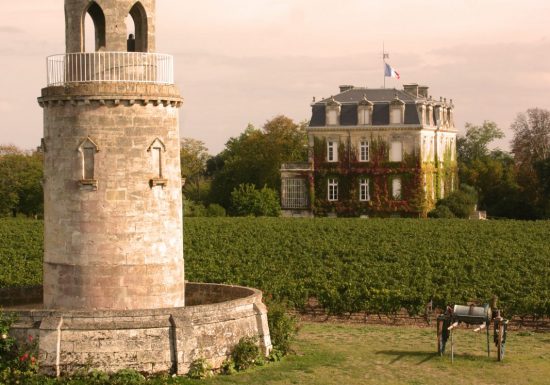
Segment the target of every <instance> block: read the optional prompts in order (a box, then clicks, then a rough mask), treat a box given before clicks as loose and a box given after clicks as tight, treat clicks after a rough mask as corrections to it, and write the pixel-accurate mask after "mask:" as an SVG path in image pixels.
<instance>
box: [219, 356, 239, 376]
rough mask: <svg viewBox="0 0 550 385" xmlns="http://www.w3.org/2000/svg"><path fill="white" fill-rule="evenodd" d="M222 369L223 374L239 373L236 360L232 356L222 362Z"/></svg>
mask: <svg viewBox="0 0 550 385" xmlns="http://www.w3.org/2000/svg"><path fill="white" fill-rule="evenodd" d="M220 370H221V373H222V374H225V375H227V376H229V375H231V374H235V373H237V369H236V368H235V362H234V361H233V359H232V358H228V359H227V360H225V361H224V362H223V363H222V366H221V368H220Z"/></svg>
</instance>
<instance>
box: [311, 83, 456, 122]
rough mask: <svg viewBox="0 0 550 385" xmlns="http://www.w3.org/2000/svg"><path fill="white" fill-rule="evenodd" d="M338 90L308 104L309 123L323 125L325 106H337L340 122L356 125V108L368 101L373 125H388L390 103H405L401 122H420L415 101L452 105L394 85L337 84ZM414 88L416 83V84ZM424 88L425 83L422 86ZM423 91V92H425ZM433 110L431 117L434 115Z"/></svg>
mask: <svg viewBox="0 0 550 385" xmlns="http://www.w3.org/2000/svg"><path fill="white" fill-rule="evenodd" d="M341 87H343V88H342V91H341V92H340V93H339V94H337V95H334V96H331V97H329V98H325V99H323V100H320V101H318V102H314V103H313V104H312V105H311V107H312V116H311V121H310V123H309V126H310V127H322V126H325V125H326V107H327V106H334V105H337V106H340V107H341V110H340V125H342V126H353V125H357V124H358V123H357V121H358V117H357V110H358V106H359V105H365V104H366V105H372V108H373V110H372V124H373V125H388V124H389V123H390V122H389V120H390V118H389V115H390V113H389V112H390V105H392V104H396V103H398V104H401V105H404V106H405V121H404V124H414V125H418V124H420V120H421V119H420V116H419V112H418V108H417V103H424V102H425V103H429V104H433V105H445V106H448V107H452V101H451V105H448V104H447V103H446V101H445V102H443V101H439V102H438V101H435V100H432V99H431V97H430V98H426V97H424V96H422V95H420V94H419V93H417V92H416V94H413V93H409V92H407V91H405V90H398V89H395V88H366V87H352V86H341ZM417 88H418V87H417ZM423 88H426V89H427V87H423ZM425 95H427V92H426V93H425ZM432 113H433V114H434V117H433V118H434V121H435V120H436V119H437V117H436V116H435V111H433V112H432Z"/></svg>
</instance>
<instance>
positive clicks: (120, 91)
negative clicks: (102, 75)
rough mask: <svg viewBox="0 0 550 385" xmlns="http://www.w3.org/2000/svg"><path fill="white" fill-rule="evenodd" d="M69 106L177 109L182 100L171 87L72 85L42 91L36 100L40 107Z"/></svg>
mask: <svg viewBox="0 0 550 385" xmlns="http://www.w3.org/2000/svg"><path fill="white" fill-rule="evenodd" d="M67 103H68V104H71V105H73V106H76V105H87V104H99V105H107V104H108V105H115V106H116V105H119V104H123V105H128V106H131V105H134V104H141V105H147V104H153V105H155V106H157V105H163V106H168V105H170V106H172V107H180V106H181V105H182V103H183V98H182V97H181V96H180V93H179V90H178V88H177V87H176V86H175V85H165V84H141V83H131V82H127V83H109V82H103V83H101V82H99V83H98V82H94V83H91V82H90V83H74V84H67V85H65V86H52V87H46V88H43V89H42V94H41V96H40V97H39V98H38V104H39V105H40V106H41V107H53V106H57V105H65V104H67Z"/></svg>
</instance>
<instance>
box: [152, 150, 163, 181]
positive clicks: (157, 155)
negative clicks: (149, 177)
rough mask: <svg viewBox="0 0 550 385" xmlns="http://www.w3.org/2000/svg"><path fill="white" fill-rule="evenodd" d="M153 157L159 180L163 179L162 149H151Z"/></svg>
mask: <svg viewBox="0 0 550 385" xmlns="http://www.w3.org/2000/svg"><path fill="white" fill-rule="evenodd" d="M151 156H152V157H153V167H154V168H155V172H156V173H157V177H158V178H162V148H160V147H153V148H152V149H151Z"/></svg>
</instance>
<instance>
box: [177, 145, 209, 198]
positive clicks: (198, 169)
mask: <svg viewBox="0 0 550 385" xmlns="http://www.w3.org/2000/svg"><path fill="white" fill-rule="evenodd" d="M209 159H210V155H208V149H207V148H206V146H205V145H204V142H201V141H200V140H196V139H192V138H183V139H182V140H181V144H180V163H181V176H182V178H185V185H184V187H183V193H184V195H185V196H186V197H187V198H189V199H192V200H195V201H198V202H200V201H203V200H204V198H206V197H207V196H208V190H209V184H208V183H205V182H206V181H205V174H206V163H207V162H208V160H209Z"/></svg>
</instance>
